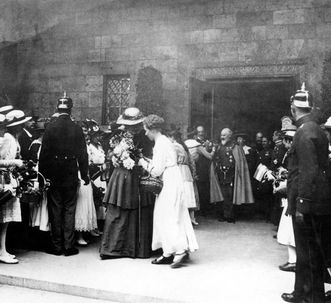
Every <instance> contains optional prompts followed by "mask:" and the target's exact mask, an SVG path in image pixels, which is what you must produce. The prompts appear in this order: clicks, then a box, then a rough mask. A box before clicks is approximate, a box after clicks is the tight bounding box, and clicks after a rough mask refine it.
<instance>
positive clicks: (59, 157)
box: [54, 155, 76, 160]
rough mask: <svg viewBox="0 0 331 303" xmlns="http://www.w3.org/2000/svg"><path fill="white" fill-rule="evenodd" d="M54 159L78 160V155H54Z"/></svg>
mask: <svg viewBox="0 0 331 303" xmlns="http://www.w3.org/2000/svg"><path fill="white" fill-rule="evenodd" d="M54 159H55V160H76V157H75V156H62V155H61V156H58V155H56V156H54Z"/></svg>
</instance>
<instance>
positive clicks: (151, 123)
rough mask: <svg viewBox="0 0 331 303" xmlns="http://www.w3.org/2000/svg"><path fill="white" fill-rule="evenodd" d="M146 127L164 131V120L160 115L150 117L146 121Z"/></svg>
mask: <svg viewBox="0 0 331 303" xmlns="http://www.w3.org/2000/svg"><path fill="white" fill-rule="evenodd" d="M144 125H145V127H146V128H148V129H163V127H164V119H163V118H162V117H160V116H158V115H148V116H147V117H146V118H145V119H144Z"/></svg>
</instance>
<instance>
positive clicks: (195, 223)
mask: <svg viewBox="0 0 331 303" xmlns="http://www.w3.org/2000/svg"><path fill="white" fill-rule="evenodd" d="M191 222H192V225H194V226H198V225H199V223H198V222H197V221H195V220H191Z"/></svg>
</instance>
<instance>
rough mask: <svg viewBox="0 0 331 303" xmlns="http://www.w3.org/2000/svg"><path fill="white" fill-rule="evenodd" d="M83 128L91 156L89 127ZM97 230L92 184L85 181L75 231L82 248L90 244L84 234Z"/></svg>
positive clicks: (79, 199)
mask: <svg viewBox="0 0 331 303" xmlns="http://www.w3.org/2000/svg"><path fill="white" fill-rule="evenodd" d="M82 128H83V132H84V134H85V136H86V141H87V142H86V144H87V145H86V149H87V153H88V155H89V148H88V144H89V139H88V136H87V127H86V126H84V125H83V127H82ZM89 157H90V155H89ZM89 161H90V159H89ZM79 177H80V176H79ZM97 228H98V224H97V214H96V210H95V205H94V200H93V190H92V184H91V182H90V183H89V184H87V185H84V181H83V180H80V183H79V186H78V192H77V205H76V213H75V230H76V231H77V234H78V235H77V236H78V237H77V244H78V245H80V246H87V245H88V243H87V242H86V240H85V239H84V237H83V232H91V231H93V230H95V229H97Z"/></svg>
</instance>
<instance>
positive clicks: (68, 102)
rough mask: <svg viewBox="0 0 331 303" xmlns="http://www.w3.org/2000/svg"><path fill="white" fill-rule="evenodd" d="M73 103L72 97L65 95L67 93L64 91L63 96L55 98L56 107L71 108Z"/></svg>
mask: <svg viewBox="0 0 331 303" xmlns="http://www.w3.org/2000/svg"><path fill="white" fill-rule="evenodd" d="M72 107H73V103H72V99H71V98H69V97H68V96H67V93H66V92H65V91H64V93H63V97H61V98H59V99H58V100H57V109H72Z"/></svg>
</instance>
